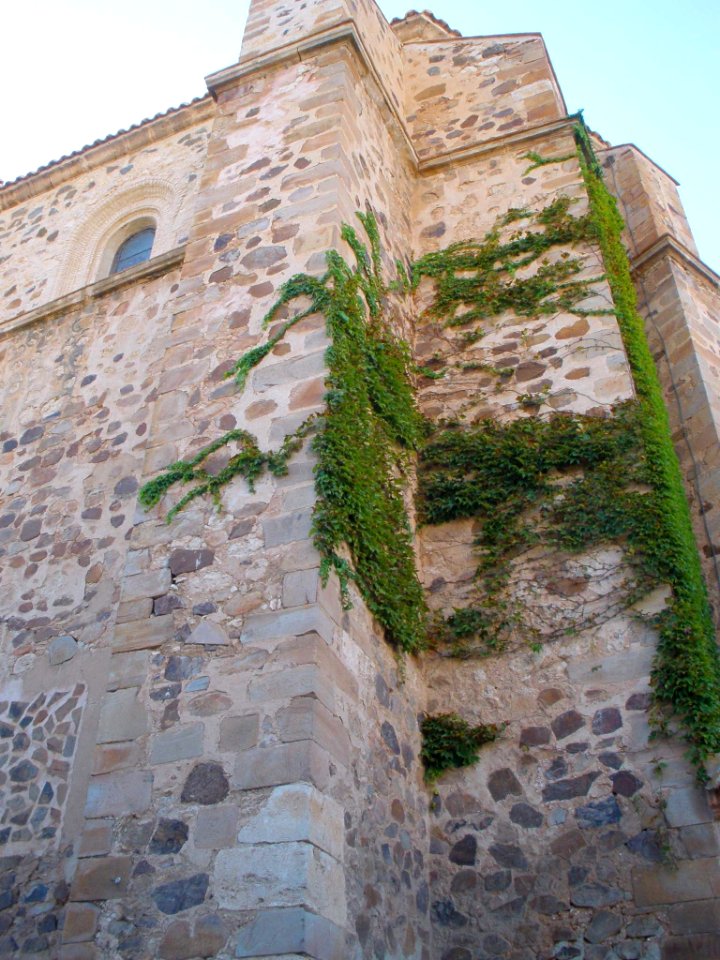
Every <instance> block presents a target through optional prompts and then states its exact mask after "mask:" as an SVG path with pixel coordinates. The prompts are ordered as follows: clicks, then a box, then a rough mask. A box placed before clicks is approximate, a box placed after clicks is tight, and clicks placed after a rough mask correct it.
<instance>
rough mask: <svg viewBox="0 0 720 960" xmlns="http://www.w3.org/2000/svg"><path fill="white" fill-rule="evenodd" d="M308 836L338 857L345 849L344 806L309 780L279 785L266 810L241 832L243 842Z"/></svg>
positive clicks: (309, 841) (341, 855)
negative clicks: (307, 781) (321, 791)
mask: <svg viewBox="0 0 720 960" xmlns="http://www.w3.org/2000/svg"><path fill="white" fill-rule="evenodd" d="M286 840H304V841H307V842H308V843H312V844H314V845H315V846H316V847H320V849H321V850H325V852H326V853H329V854H330V855H331V856H333V857H335V858H336V859H337V860H342V858H343V850H344V825H343V809H342V807H341V806H340V804H338V803H337V802H336V801H335V800H333V799H332V798H331V797H328V796H326V795H325V794H323V793H320V791H319V790H316V789H315V787H313V786H312V785H311V784H309V783H293V784H287V785H285V786H280V787H276V788H275V789H274V790H273V792H272V793H271V794H270V797H269V798H268V800H267V801H266V803H265V805H264V806H263V808H262V810H261V811H260V812H259V813H258V814H256V815H255V816H254V817H253V818H252V820H250V821H249V822H248V823H246V824H245V826H244V827H242V828H241V829H240V832H239V833H238V842H239V843H275V842H280V841H286Z"/></svg>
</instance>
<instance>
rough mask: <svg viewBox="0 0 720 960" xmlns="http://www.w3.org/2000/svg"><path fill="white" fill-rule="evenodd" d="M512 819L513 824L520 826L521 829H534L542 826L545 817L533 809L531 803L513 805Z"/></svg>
mask: <svg viewBox="0 0 720 960" xmlns="http://www.w3.org/2000/svg"><path fill="white" fill-rule="evenodd" d="M510 819H511V820H512V822H513V823H517V824H519V826H521V827H527V828H529V829H532V828H533V827H540V826H542V822H543V817H542V814H541V813H539V812H538V811H537V810H536V809H535V808H534V807H531V806H530V804H529V803H516V804H514V805H513V808H512V810H511V811H510Z"/></svg>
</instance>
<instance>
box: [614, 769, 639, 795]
mask: <svg viewBox="0 0 720 960" xmlns="http://www.w3.org/2000/svg"><path fill="white" fill-rule="evenodd" d="M610 779H611V780H612V785H613V793H619V794H620V796H621V797H631V796H632V795H633V794H634V793H637V792H638V790H639V789H640V787H641V786H642V785H643V782H642V780H640V778H639V777H636V776H635V774H634V773H630V771H629V770H621V771H620V772H619V773H613V775H612V776H611V777H610Z"/></svg>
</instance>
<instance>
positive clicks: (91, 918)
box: [62, 903, 100, 943]
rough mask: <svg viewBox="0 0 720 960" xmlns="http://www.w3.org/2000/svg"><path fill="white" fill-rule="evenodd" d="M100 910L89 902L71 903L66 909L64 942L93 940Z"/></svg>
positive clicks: (63, 932)
mask: <svg viewBox="0 0 720 960" xmlns="http://www.w3.org/2000/svg"><path fill="white" fill-rule="evenodd" d="M99 916H100V911H99V910H98V908H97V907H94V906H92V904H89V903H69V904H68V905H67V908H66V910H65V923H64V924H63V931H62V937H63V943H82V942H84V941H87V940H93V939H94V937H95V932H96V930H97V925H98V918H99Z"/></svg>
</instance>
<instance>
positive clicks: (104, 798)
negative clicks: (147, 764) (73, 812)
mask: <svg viewBox="0 0 720 960" xmlns="http://www.w3.org/2000/svg"><path fill="white" fill-rule="evenodd" d="M152 783H153V777H152V774H151V773H150V772H149V771H147V770H126V771H123V772H121V773H109V774H105V775H104V776H100V777H92V778H91V780H90V784H89V786H88V792H87V801H86V803H85V816H86V817H89V818H93V817H127V816H132V814H137V813H144V812H145V811H146V810H147V808H148V807H149V806H150V798H151V795H152Z"/></svg>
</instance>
